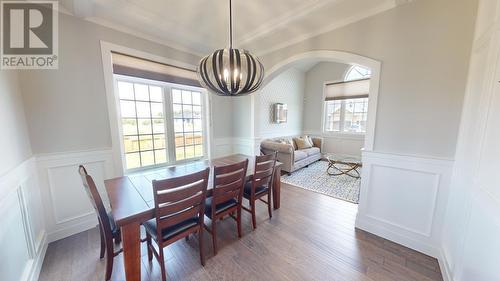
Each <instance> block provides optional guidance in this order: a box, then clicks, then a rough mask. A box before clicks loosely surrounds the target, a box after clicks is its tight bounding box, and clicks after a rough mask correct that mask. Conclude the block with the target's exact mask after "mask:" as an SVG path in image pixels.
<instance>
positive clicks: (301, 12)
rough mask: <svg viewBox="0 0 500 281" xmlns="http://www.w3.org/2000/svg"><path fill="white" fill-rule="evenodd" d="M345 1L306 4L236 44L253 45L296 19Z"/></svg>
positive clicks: (263, 26) (238, 40)
mask: <svg viewBox="0 0 500 281" xmlns="http://www.w3.org/2000/svg"><path fill="white" fill-rule="evenodd" d="M342 1H345V0H340V1H339V0H327V1H318V2H315V3H312V4H305V5H301V6H298V7H297V8H295V9H293V10H292V11H290V12H288V13H286V14H284V15H282V16H279V17H277V18H275V19H273V20H271V21H269V22H266V23H264V24H263V25H261V26H259V27H258V28H257V29H256V30H254V31H252V32H250V33H248V34H247V35H246V36H244V37H243V38H241V39H237V40H236V44H238V45H244V44H247V43H251V42H252V41H255V40H256V39H258V38H260V37H263V36H265V35H267V34H269V33H271V32H273V31H274V30H276V29H278V28H280V27H283V26H285V25H286V24H288V23H290V22H292V21H294V20H295V19H298V18H301V17H305V16H307V15H309V14H311V13H312V12H314V11H316V10H318V9H320V8H322V7H324V6H326V5H328V4H330V3H333V2H342Z"/></svg>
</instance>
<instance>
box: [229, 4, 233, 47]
mask: <svg viewBox="0 0 500 281" xmlns="http://www.w3.org/2000/svg"><path fill="white" fill-rule="evenodd" d="M232 48H233V7H232V0H229V49H232Z"/></svg>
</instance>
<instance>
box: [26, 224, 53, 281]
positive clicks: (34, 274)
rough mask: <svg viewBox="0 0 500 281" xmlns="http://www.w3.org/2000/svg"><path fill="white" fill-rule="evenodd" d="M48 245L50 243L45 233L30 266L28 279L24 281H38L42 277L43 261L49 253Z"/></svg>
mask: <svg viewBox="0 0 500 281" xmlns="http://www.w3.org/2000/svg"><path fill="white" fill-rule="evenodd" d="M48 244H49V243H48V241H47V234H46V232H45V231H44V232H43V237H42V239H41V242H40V248H39V249H38V251H37V255H36V256H35V258H34V259H33V260H32V261H30V264H29V265H28V268H29V269H28V274H27V278H26V279H24V280H26V281H37V280H38V277H39V276H40V271H41V270H42V265H43V261H44V259H45V254H46V253H47V248H48Z"/></svg>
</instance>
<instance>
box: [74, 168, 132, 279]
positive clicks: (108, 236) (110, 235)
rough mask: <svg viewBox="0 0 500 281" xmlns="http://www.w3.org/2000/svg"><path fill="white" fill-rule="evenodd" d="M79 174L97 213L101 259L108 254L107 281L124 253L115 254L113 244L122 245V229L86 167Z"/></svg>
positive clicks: (117, 252)
mask: <svg viewBox="0 0 500 281" xmlns="http://www.w3.org/2000/svg"><path fill="white" fill-rule="evenodd" d="M78 172H79V174H80V176H81V178H82V182H83V186H84V187H85V191H86V192H87V195H88V196H89V198H90V202H91V203H92V206H93V207H94V210H95V212H96V213H97V220H98V221H99V231H100V236H101V253H100V258H101V259H102V258H103V257H104V254H106V273H105V275H104V276H105V277H104V278H105V280H109V279H110V278H111V273H112V272H113V259H114V257H115V256H117V255H118V254H120V253H121V252H122V249H120V250H118V251H116V252H115V250H114V245H113V242H115V243H120V241H121V240H120V237H121V236H120V229H119V228H118V227H117V226H116V223H115V221H114V220H113V216H111V214H110V213H108V212H107V211H106V208H105V207H104V204H103V202H102V199H101V195H100V194H99V191H98V190H97V187H96V185H95V183H94V180H93V179H92V177H91V176H89V175H88V173H87V170H86V169H85V167H84V166H82V165H80V167H79V168H78Z"/></svg>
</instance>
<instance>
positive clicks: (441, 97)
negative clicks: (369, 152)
mask: <svg viewBox="0 0 500 281" xmlns="http://www.w3.org/2000/svg"><path fill="white" fill-rule="evenodd" d="M476 6H477V1H476V0H459V1H454V0H419V1H414V2H412V3H409V4H407V5H403V6H399V7H397V8H395V9H393V10H389V11H387V12H384V13H381V14H378V15H376V16H373V17H371V18H368V19H365V20H362V21H360V22H357V23H353V24H350V25H347V26H345V27H343V28H340V29H337V30H334V31H331V32H328V33H325V34H322V35H319V36H317V37H313V38H310V39H308V40H305V41H302V42H300V43H297V44H294V45H291V46H289V47H286V48H283V49H280V50H278V51H275V52H272V53H269V54H267V55H264V56H262V57H261V60H262V62H263V63H264V65H265V66H266V68H267V69H270V68H271V67H272V66H274V65H276V64H277V63H279V62H280V61H283V60H284V59H286V58H288V57H291V56H293V55H295V54H299V53H302V52H306V51H311V50H341V51H347V52H352V53H356V54H359V55H363V56H366V57H371V58H374V59H376V60H379V61H381V62H382V72H381V81H380V93H379V100H378V111H377V124H376V129H375V130H376V131H375V145H374V149H375V150H377V151H380V152H391V153H399V154H413V155H428V156H434V157H443V158H453V155H454V151H455V145H456V139H457V132H458V124H459V120H460V110H461V106H462V102H463V96H464V89H465V80H466V75H467V66H468V61H469V56H470V51H471V42H472V32H473V27H474V20H475V17H476Z"/></svg>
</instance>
